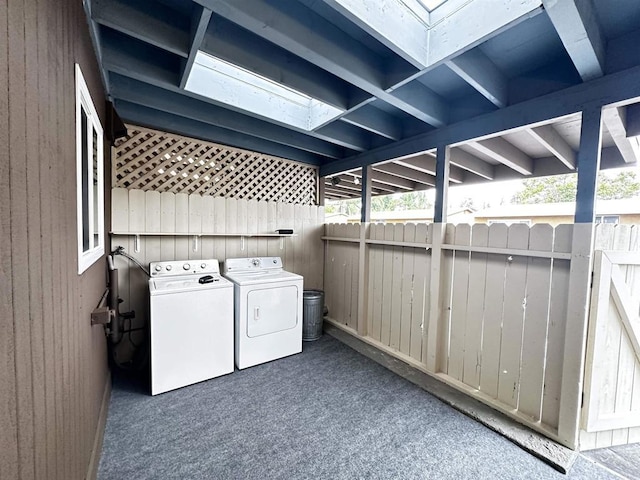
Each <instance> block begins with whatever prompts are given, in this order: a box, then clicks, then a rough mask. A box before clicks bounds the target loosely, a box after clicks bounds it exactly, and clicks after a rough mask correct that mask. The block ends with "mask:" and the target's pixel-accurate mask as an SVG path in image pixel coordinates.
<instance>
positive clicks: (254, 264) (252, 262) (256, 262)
mask: <svg viewBox="0 0 640 480" xmlns="http://www.w3.org/2000/svg"><path fill="white" fill-rule="evenodd" d="M251 264H252V265H253V266H254V267H257V266H259V265H260V260H258V259H257V258H254V259H253V260H251Z"/></svg>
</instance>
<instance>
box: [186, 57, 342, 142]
mask: <svg viewBox="0 0 640 480" xmlns="http://www.w3.org/2000/svg"><path fill="white" fill-rule="evenodd" d="M185 90H187V91H189V92H192V93H195V94H198V95H202V96H204V97H207V98H210V99H212V100H215V101H218V102H221V103H224V104H226V105H229V106H232V107H235V108H236V109H237V110H241V111H244V112H249V113H251V114H252V115H257V116H261V117H265V118H269V119H272V120H275V121H276V122H279V123H284V124H287V125H292V126H294V127H298V128H301V129H303V130H308V131H310V130H313V129H315V128H317V127H318V126H320V125H323V124H324V123H326V122H328V121H330V120H332V119H334V118H336V117H337V116H339V115H340V114H341V113H343V110H341V109H339V108H336V107H334V106H332V105H329V104H327V103H324V102H322V101H320V100H317V99H315V98H312V97H310V96H308V95H305V94H304V93H302V92H298V91H296V90H293V89H291V88H289V87H286V86H284V85H281V84H279V83H277V82H274V81H272V80H270V79H268V78H265V77H262V76H260V75H257V74H255V73H253V72H250V71H248V70H245V69H243V68H241V67H238V66H236V65H233V64H231V63H229V62H225V61H224V60H221V59H219V58H216V57H214V56H212V55H209V54H207V53H204V52H202V51H199V52H198V53H197V54H196V58H195V61H194V63H193V68H192V69H191V72H190V74H189V78H188V79H187V83H186V85H185Z"/></svg>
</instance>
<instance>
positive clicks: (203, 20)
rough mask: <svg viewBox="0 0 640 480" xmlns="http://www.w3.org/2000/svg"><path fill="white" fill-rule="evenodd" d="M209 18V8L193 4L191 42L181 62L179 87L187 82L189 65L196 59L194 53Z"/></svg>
mask: <svg viewBox="0 0 640 480" xmlns="http://www.w3.org/2000/svg"><path fill="white" fill-rule="evenodd" d="M209 20H211V10H209V9H208V8H204V7H202V6H201V5H194V6H193V13H192V14H191V43H190V47H189V56H188V57H187V59H186V60H185V61H184V63H183V64H182V73H181V74H180V88H184V86H185V85H186V84H187V79H188V78H189V74H190V73H191V67H193V62H194V61H195V59H196V54H197V53H198V50H200V47H201V46H202V41H203V40H204V35H205V33H206V32H207V26H208V25H209Z"/></svg>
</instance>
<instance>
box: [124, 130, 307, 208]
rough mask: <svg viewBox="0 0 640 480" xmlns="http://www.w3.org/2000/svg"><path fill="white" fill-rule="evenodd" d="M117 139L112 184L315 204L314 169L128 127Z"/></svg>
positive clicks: (175, 191) (184, 138)
mask: <svg viewBox="0 0 640 480" xmlns="http://www.w3.org/2000/svg"><path fill="white" fill-rule="evenodd" d="M127 128H128V132H129V135H128V136H127V137H126V138H122V139H119V140H117V141H116V146H115V154H114V159H115V160H114V165H115V168H114V171H113V186H114V187H120V188H129V189H138V190H144V191H155V192H171V193H185V194H193V193H197V194H200V195H203V196H208V195H211V196H214V197H226V198H238V199H240V198H241V199H245V200H262V201H273V202H285V203H294V204H301V205H315V204H316V182H317V168H316V167H313V166H310V165H305V164H302V163H297V162H292V161H289V160H284V159H282V158H276V157H271V156H269V155H263V154H261V153H256V152H250V151H247V150H241V149H237V148H232V147H228V146H225V145H218V144H216V143H211V142H205V141H202V140H197V139H194V138H189V137H184V136H180V135H174V134H170V133H167V132H161V131H158V130H151V129H148V128H144V127H139V126H135V125H127Z"/></svg>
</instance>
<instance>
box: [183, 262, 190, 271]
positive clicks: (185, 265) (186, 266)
mask: <svg viewBox="0 0 640 480" xmlns="http://www.w3.org/2000/svg"><path fill="white" fill-rule="evenodd" d="M190 268H191V265H189V264H188V263H185V264H184V265H182V269H183V270H189V269H190Z"/></svg>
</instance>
